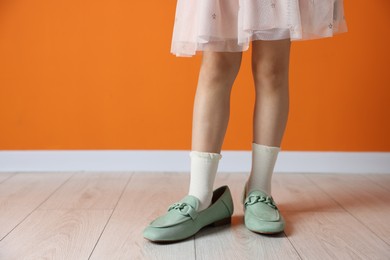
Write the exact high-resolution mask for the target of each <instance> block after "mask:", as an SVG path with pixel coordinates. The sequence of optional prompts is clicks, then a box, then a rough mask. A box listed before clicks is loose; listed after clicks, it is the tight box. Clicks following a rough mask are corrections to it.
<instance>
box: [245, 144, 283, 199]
mask: <svg viewBox="0 0 390 260" xmlns="http://www.w3.org/2000/svg"><path fill="white" fill-rule="evenodd" d="M279 151H280V148H279V147H273V146H266V145H261V144H256V143H252V169H251V173H250V175H249V179H248V187H247V194H249V192H251V191H252V190H261V191H263V192H266V193H267V194H268V195H271V179H272V174H273V171H274V167H275V162H276V159H277V157H278V153H279Z"/></svg>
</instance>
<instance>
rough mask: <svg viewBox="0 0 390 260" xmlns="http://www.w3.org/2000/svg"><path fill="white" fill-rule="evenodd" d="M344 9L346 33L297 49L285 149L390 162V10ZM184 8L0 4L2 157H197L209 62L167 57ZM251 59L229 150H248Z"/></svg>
mask: <svg viewBox="0 0 390 260" xmlns="http://www.w3.org/2000/svg"><path fill="white" fill-rule="evenodd" d="M345 2H346V3H345V9H346V11H345V17H346V20H347V25H348V29H349V32H348V33H346V34H343V35H338V36H335V37H334V38H328V39H321V40H312V41H305V42H294V43H293V44H292V49H291V50H292V53H291V65H290V66H291V67H290V68H291V69H290V88H291V113H290V118H289V122H288V127H287V131H286V135H285V138H284V140H283V144H282V148H283V149H284V150H302V151H305V150H314V151H390V138H389V137H388V135H389V133H390V109H389V105H388V104H389V98H390V80H389V75H390V74H389V73H390V66H389V63H390V52H389V48H390V1H388V0H377V1H375V4H372V5H368V4H367V1H364V0H354V1H345ZM108 3H109V4H108ZM175 5H176V1H174V0H170V1H152V2H151V1H96V0H94V1H90V0H84V1H80V0H62V1H61V0H58V1H48V0H43V1H26V0H19V1H1V2H0V149H2V150H30V149H63V150H66V149H145V150H148V149H156V150H157V149H166V150H170V149H175V150H176V149H179V150H181V149H190V147H191V121H192V105H193V97H194V94H195V89H196V80H197V76H198V69H199V65H200V61H201V56H196V57H194V58H177V57H175V56H173V55H172V54H170V53H169V50H170V43H171V42H170V41H171V35H172V26H173V19H174V12H175ZM249 54H250V53H249V52H246V53H245V54H244V60H243V66H242V68H241V72H240V74H239V76H238V79H237V81H236V84H235V86H234V88H233V93H232V99H231V101H232V103H231V106H232V107H231V117H230V122H229V127H228V130H227V134H226V139H225V142H224V145H223V149H224V150H249V149H250V148H251V141H252V109H253V102H254V88H253V84H252V81H251V80H252V78H251V74H250V63H249V57H250V56H249Z"/></svg>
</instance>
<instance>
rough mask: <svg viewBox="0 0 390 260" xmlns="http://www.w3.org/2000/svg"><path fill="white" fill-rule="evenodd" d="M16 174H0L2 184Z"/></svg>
mask: <svg viewBox="0 0 390 260" xmlns="http://www.w3.org/2000/svg"><path fill="white" fill-rule="evenodd" d="M15 174H16V173H14V172H0V183H2V182H3V181H5V180H7V179H8V178H11V177H12V176H14V175H15Z"/></svg>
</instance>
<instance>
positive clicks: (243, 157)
mask: <svg viewBox="0 0 390 260" xmlns="http://www.w3.org/2000/svg"><path fill="white" fill-rule="evenodd" d="M221 154H222V159H221V161H220V163H219V167H218V171H219V172H249V171H250V168H251V159H252V158H251V151H222V152H221ZM189 170H190V157H189V151H187V150H175V151H172V150H99V151H94V150H92V151H91V150H72V151H69V150H67V151H56V150H45V151H41V150H34V151H0V172H37V171H39V172H48V171H55V172H58V171H61V172H63V171H137V172H139V171H142V172H171V171H175V172H189ZM275 172H313V173H316V172H318V173H324V172H325V173H390V152H290V151H281V152H280V154H279V157H278V160H277V162H276V166H275Z"/></svg>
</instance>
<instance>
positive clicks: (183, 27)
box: [171, 0, 347, 56]
mask: <svg viewBox="0 0 390 260" xmlns="http://www.w3.org/2000/svg"><path fill="white" fill-rule="evenodd" d="M342 32H347V24H346V21H345V17H344V4H343V0H177V6H176V15H175V23H174V27H173V36H172V45H171V53H172V54H174V55H176V56H193V55H195V54H196V52H197V51H203V50H208V51H227V52H238V51H245V50H247V49H248V48H249V44H250V42H251V41H252V40H280V39H287V38H290V40H291V41H299V40H310V39H318V38H323V37H332V36H333V35H335V34H338V33H342Z"/></svg>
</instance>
